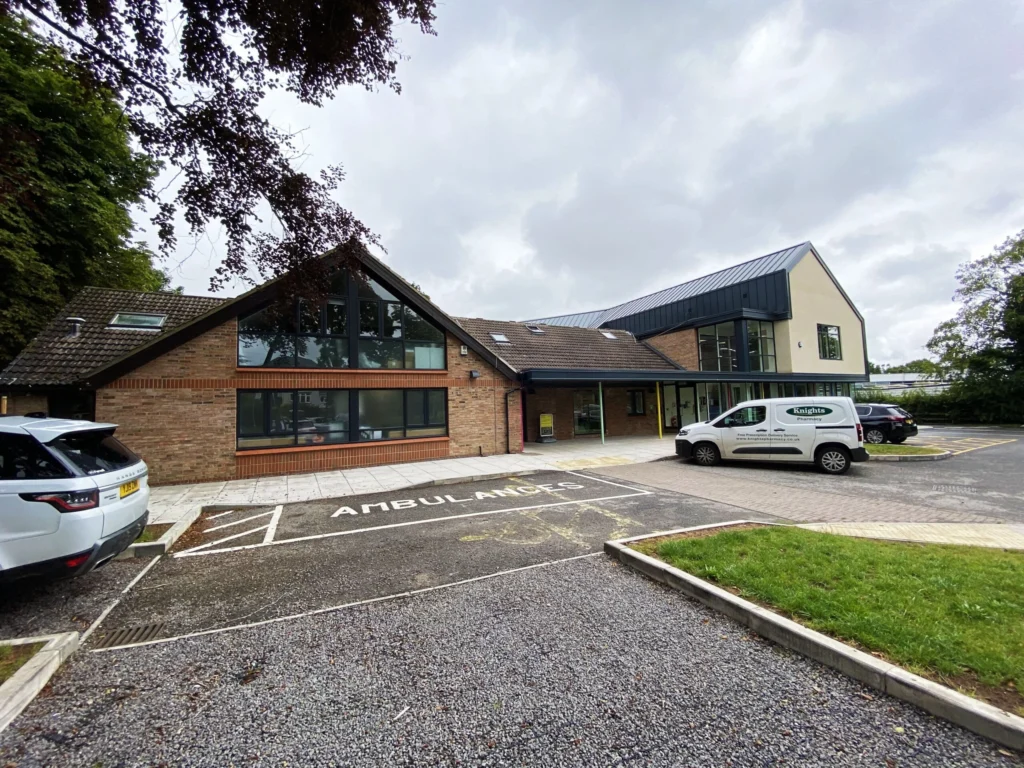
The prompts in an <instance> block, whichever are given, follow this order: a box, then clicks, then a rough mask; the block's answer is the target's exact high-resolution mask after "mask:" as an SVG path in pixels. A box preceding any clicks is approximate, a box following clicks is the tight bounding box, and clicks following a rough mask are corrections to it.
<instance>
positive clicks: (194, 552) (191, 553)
mask: <svg viewBox="0 0 1024 768" xmlns="http://www.w3.org/2000/svg"><path fill="white" fill-rule="evenodd" d="M612 485H615V483H612ZM622 487H623V488H625V487H626V486H622ZM651 494H652V492H651V491H638V492H636V493H624V494H620V495H618V496H601V497H600V498H597V499H573V500H572V501H556V502H553V503H551V504H533V505H531V506H528V507H513V508H511V509H489V510H486V511H484V512H467V513H466V514H464V515H445V516H444V517H431V518H429V519H427V520H407V521H405V522H403V523H388V524H387V525H374V526H371V527H369V528H355V529H353V530H351V531H332V532H331V533H317V534H314V535H312V536H297V537H296V538H293V539H277V540H276V541H266V540H264V541H263V543H261V544H243V545H241V546H237V547H221V548H220V549H208V547H211V546H213V545H214V544H219V543H220V542H221V541H228V540H229V539H237V538H241V536H243V535H245V534H236V535H235V536H229V537H226V538H224V539H220V540H218V541H211V542H209V543H207V544H200V545H199V546H198V547H193V548H192V549H186V550H183V551H181V552H177V553H175V555H174V556H175V557H176V558H177V557H199V556H200V555H216V554H225V553H227V552H241V551H243V550H247V549H259V548H261V547H273V546H276V545H278V544H296V543H298V542H301V541H316V540H317V539H329V538H333V537H335V536H352V535H354V534H357V533H370V532H372V531H385V530H388V529H390V528H406V527H408V526H410V525H426V524H427V523H443V522H444V521H446V520H461V519H463V518H468V517H482V516H483V515H498V514H501V513H503V512H525V511H527V510H530V509H546V508H548V507H562V506H565V505H566V504H588V503H592V502H596V501H612V500H613V499H629V498H632V497H634V496H650V495H651ZM262 530H264V528H263V527H261V528H256V529H255V530H252V531H247V532H246V533H256V531H262Z"/></svg>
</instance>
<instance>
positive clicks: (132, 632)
mask: <svg viewBox="0 0 1024 768" xmlns="http://www.w3.org/2000/svg"><path fill="white" fill-rule="evenodd" d="M165 629H167V622H165V621H160V622H156V623H154V624H142V625H141V626H138V627H125V628H124V629H115V630H113V631H112V632H104V633H103V635H102V636H101V637H100V639H99V640H97V641H96V646H95V647H96V648H114V647H116V646H118V645H131V644H132V643H144V642H146V641H147V640H156V639H157V638H158V637H160V636H161V635H163V633H164V630H165Z"/></svg>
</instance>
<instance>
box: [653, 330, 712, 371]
mask: <svg viewBox="0 0 1024 768" xmlns="http://www.w3.org/2000/svg"><path fill="white" fill-rule="evenodd" d="M644 341H646V342H647V344H649V345H650V346H652V347H654V348H655V349H656V350H658V351H659V352H661V354H663V355H665V356H666V357H668V358H669V359H671V360H673V361H675V362H676V363H678V364H679V365H681V366H683V368H686V369H687V370H690V371H698V370H700V357H699V355H698V352H697V329H696V328H685V329H683V330H681V331H673V332H672V333H665V334H662V335H661V336H652V337H651V338H649V339H645V340H644Z"/></svg>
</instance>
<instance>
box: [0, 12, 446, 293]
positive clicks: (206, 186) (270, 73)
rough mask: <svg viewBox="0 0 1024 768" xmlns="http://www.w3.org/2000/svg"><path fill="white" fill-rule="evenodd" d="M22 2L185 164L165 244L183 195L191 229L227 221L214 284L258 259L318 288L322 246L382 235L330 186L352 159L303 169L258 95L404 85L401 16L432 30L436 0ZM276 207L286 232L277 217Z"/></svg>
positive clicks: (153, 150) (151, 141) (275, 272)
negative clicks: (398, 35) (266, 217)
mask: <svg viewBox="0 0 1024 768" xmlns="http://www.w3.org/2000/svg"><path fill="white" fill-rule="evenodd" d="M12 10H21V11H23V12H25V13H27V14H28V15H29V16H30V17H31V18H32V19H33V20H34V21H36V22H37V24H38V25H40V26H41V27H45V28H46V29H47V30H49V31H50V32H51V34H52V35H53V37H54V39H55V40H58V41H59V42H60V44H61V45H62V46H64V47H65V48H66V49H67V50H68V51H69V52H70V53H71V54H72V55H73V56H74V57H75V58H76V60H77V61H79V62H81V63H82V64H83V65H84V66H85V67H86V68H87V69H88V71H89V74H90V76H91V77H92V78H93V79H94V80H95V81H96V82H97V83H100V84H102V85H103V86H105V87H107V88H109V89H111V90H112V91H114V92H115V93H117V94H118V95H119V96H120V97H121V98H122V99H123V102H124V114H125V120H126V121H127V124H128V126H129V128H130V130H131V132H132V134H133V136H134V137H135V138H136V140H137V141H138V142H139V145H140V147H141V148H142V150H143V151H145V152H146V153H148V154H149V155H151V156H152V157H155V158H158V159H162V160H164V161H166V162H167V163H168V164H169V165H170V166H173V167H175V168H177V170H178V171H179V173H178V176H177V184H178V186H177V191H176V193H175V195H174V198H173V201H169V200H163V201H156V200H155V198H154V202H155V203H156V204H157V206H158V208H157V210H158V212H157V213H156V216H155V218H154V222H155V223H156V224H157V225H158V229H159V236H160V240H161V249H162V250H164V251H168V250H170V249H172V248H173V247H174V244H175V232H174V225H173V221H174V218H175V212H176V210H178V209H180V211H181V213H182V214H183V217H184V220H185V222H186V223H187V226H188V227H189V228H190V230H191V231H192V232H193V233H197V232H199V231H202V230H203V229H204V228H205V227H206V226H207V225H208V224H210V223H214V222H218V223H220V225H221V226H222V227H223V231H224V232H225V234H226V241H227V245H226V253H225V255H224V259H223V261H222V263H221V264H220V266H219V267H218V268H217V272H216V276H215V277H214V278H213V280H212V283H213V286H214V287H219V286H222V285H223V284H224V283H225V282H226V281H228V280H229V279H231V278H232V277H242V278H243V279H248V272H249V269H250V267H252V268H255V270H256V271H257V272H258V273H259V274H260V275H261V276H262V277H263V278H269V277H275V276H281V275H286V278H285V280H283V281H282V282H281V284H280V289H281V291H282V292H283V294H285V297H284V298H287V296H288V295H289V294H290V295H291V296H293V297H294V296H295V295H303V296H306V297H307V298H310V299H315V298H318V297H319V295H320V294H321V293H322V292H323V290H324V289H325V287H326V284H327V282H328V280H329V277H328V275H327V270H326V268H325V267H324V265H323V264H322V260H320V259H317V258H315V257H317V256H319V255H321V254H322V253H324V252H326V251H328V250H330V249H332V248H334V247H336V246H340V245H346V246H351V247H355V246H356V245H357V244H360V243H373V242H376V239H375V238H374V236H373V235H372V234H371V233H370V231H369V230H368V229H367V228H366V227H365V226H364V225H363V224H362V223H361V222H360V221H359V220H358V219H357V218H356V217H355V216H354V215H353V214H351V213H350V212H349V211H347V210H345V209H344V208H342V207H341V206H340V205H338V204H337V203H336V202H335V201H334V200H333V199H332V197H331V193H332V191H333V190H334V189H335V188H336V186H337V184H338V183H339V182H340V181H341V179H342V172H341V169H340V168H330V169H327V170H325V171H324V172H322V173H321V174H320V176H319V177H318V178H313V177H311V176H309V175H307V174H305V173H301V172H299V171H298V170H296V168H295V167H294V165H293V162H294V160H295V159H296V158H297V157H298V155H299V153H298V152H297V150H296V148H295V145H294V143H293V141H292V139H293V137H291V136H288V135H286V134H284V133H283V132H281V131H280V130H279V129H277V128H275V127H274V126H273V125H271V123H270V122H269V121H267V120H266V119H265V118H264V117H262V116H261V115H260V114H259V112H258V108H259V106H260V104H261V102H262V101H263V99H264V97H265V96H266V95H267V93H268V92H270V91H272V90H277V89H283V90H285V91H288V92H291V93H292V94H294V95H295V96H296V97H297V98H298V99H299V100H300V101H302V102H304V103H307V104H314V105H321V104H322V103H323V102H324V100H325V99H328V98H330V97H331V96H332V95H333V93H334V92H335V91H336V90H337V88H338V87H339V86H341V85H347V84H351V85H361V86H363V87H365V88H367V89H371V88H374V87H376V86H378V85H383V86H385V87H388V88H391V89H393V90H394V91H396V92H400V86H399V84H398V82H397V80H396V78H395V72H396V69H397V61H398V54H397V52H396V41H395V38H394V34H393V26H394V24H395V23H396V22H397V21H409V22H412V23H415V24H416V25H418V26H419V29H420V30H421V31H422V32H424V33H427V34H433V28H432V26H431V25H432V22H433V21H434V13H433V10H434V0H262V2H252V1H251V0H189V2H186V3H181V4H178V3H175V4H173V5H172V4H171V3H170V2H166V3H162V2H159V0H124V1H123V2H121V3H114V2H102V1H101V2H90V1H89V0H0V13H2V12H8V13H9V12H11V11H12ZM265 210H269V211H270V214H271V216H272V217H273V223H274V224H275V225H276V227H277V228H278V230H279V231H280V234H275V233H274V232H271V231H270V230H268V229H267V228H266V227H267V223H266V222H263V220H262V219H261V215H262V212H263V211H265ZM346 252H347V250H346V249H342V250H341V251H340V253H342V254H344V253H346ZM353 263H354V261H353ZM300 267H301V268H302V269H300Z"/></svg>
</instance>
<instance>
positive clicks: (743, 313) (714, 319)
mask: <svg viewBox="0 0 1024 768" xmlns="http://www.w3.org/2000/svg"><path fill="white" fill-rule="evenodd" d="M769 274H774V273H769ZM792 316H793V315H792V309H790V311H789V312H788V313H787V312H762V311H761V310H759V309H748V308H746V307H744V308H742V309H734V310H732V311H731V312H722V313H721V314H718V315H705V316H703V317H695V318H692V319H690V320H687V321H686V322H685V323H681V324H679V325H674V326H672V327H671V328H668V329H666V330H663V331H652V332H651V333H647V334H644V335H643V336H637V338H638V339H641V340H643V339H653V338H655V337H656V336H664V335H665V334H667V333H675V332H676V331H685V330H687V329H689V328H699V327H701V326H705V325H714V324H715V323H725V322H728V321H729V320H773V321H774V320H789V319H791V318H792ZM609 322H610V323H614V322H615V321H614V320H609Z"/></svg>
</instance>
